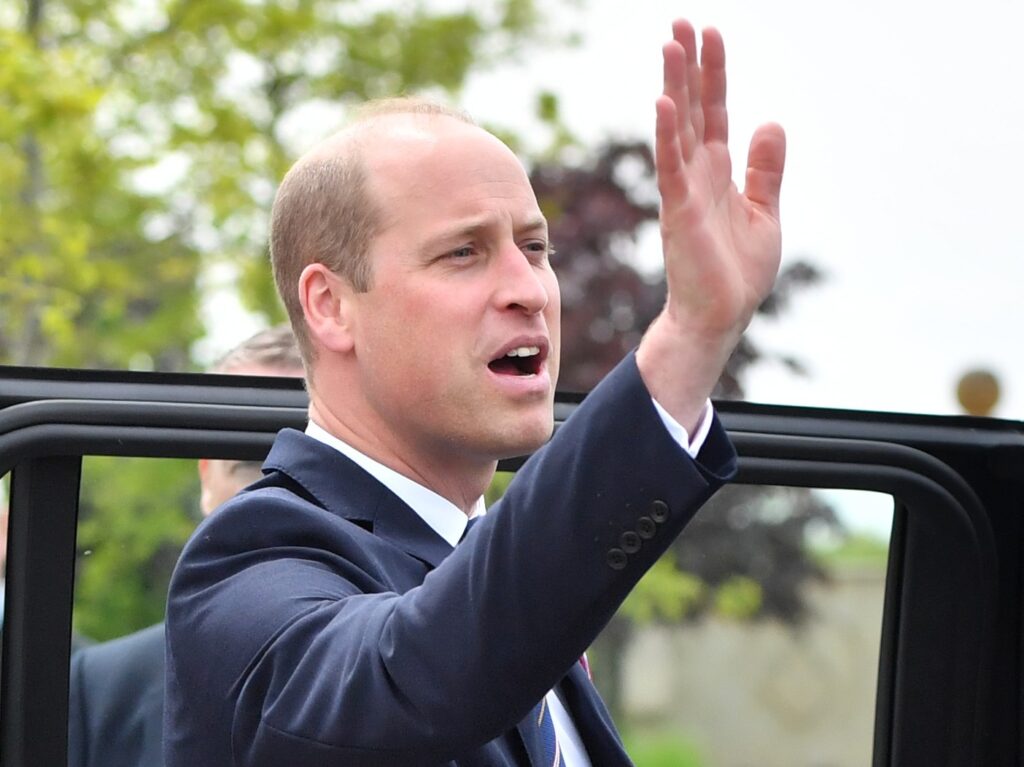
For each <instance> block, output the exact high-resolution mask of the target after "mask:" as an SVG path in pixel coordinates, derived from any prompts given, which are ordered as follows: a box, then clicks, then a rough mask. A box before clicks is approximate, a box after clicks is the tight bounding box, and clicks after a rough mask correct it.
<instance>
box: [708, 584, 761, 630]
mask: <svg viewBox="0 0 1024 767" xmlns="http://www.w3.org/2000/svg"><path fill="white" fill-rule="evenodd" d="M763 595H764V591H763V589H762V588H761V584H760V583H758V582H757V581H755V580H754V579H753V578H748V577H746V576H743V575H734V576H732V577H731V578H728V579H727V580H726V581H725V582H724V583H722V584H720V585H719V586H718V588H717V589H715V601H714V605H715V612H716V613H717V614H718V615H721V616H723V617H726V618H735V619H738V620H742V619H745V618H751V617H753V616H754V615H756V614H757V611H758V610H760V609H761V604H762V601H763Z"/></svg>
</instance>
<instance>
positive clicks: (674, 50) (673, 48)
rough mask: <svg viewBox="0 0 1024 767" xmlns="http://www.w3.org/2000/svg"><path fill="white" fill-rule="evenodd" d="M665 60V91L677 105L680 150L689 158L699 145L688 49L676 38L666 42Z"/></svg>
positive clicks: (663, 48)
mask: <svg viewBox="0 0 1024 767" xmlns="http://www.w3.org/2000/svg"><path fill="white" fill-rule="evenodd" d="M661 52H662V56H663V58H664V60H665V86H664V93H665V95H666V96H668V97H669V98H670V99H671V100H672V102H673V104H674V105H675V110H674V113H675V123H674V125H673V128H674V129H675V130H676V131H677V132H678V134H679V142H680V151H681V152H682V153H683V158H684V159H686V160H689V159H690V157H692V156H693V150H694V147H695V146H696V145H697V141H696V138H695V134H694V132H693V125H692V124H691V122H690V95H689V87H688V86H687V76H686V51H685V50H684V49H683V48H682V46H680V45H679V43H678V42H676V41H675V40H673V41H671V42H668V43H665V45H664V46H663V47H662V49H661Z"/></svg>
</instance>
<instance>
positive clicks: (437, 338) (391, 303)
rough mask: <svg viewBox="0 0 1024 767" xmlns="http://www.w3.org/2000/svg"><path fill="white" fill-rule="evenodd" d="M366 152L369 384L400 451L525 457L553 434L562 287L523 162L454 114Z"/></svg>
mask: <svg viewBox="0 0 1024 767" xmlns="http://www.w3.org/2000/svg"><path fill="white" fill-rule="evenodd" d="M371 141H372V142H373V143H372V144H371V145H370V146H369V148H368V152H367V157H368V161H367V166H368V171H369V173H368V175H369V178H370V180H371V181H370V189H371V191H372V194H373V195H374V198H375V200H376V202H377V204H378V205H379V207H380V209H381V211H382V214H383V227H382V231H381V233H380V234H379V236H377V237H376V239H375V240H374V241H373V243H372V245H371V248H370V254H369V256H370V259H371V265H372V269H373V280H372V287H371V289H370V290H369V291H368V292H366V293H362V294H358V295H357V296H356V298H355V307H356V314H355V316H356V321H355V354H356V357H357V360H358V365H359V366H358V369H359V375H360V377H361V384H362V391H363V394H364V396H365V397H366V398H367V401H368V403H369V404H370V406H371V408H372V410H373V413H374V418H377V419H381V420H382V421H383V422H384V426H385V428H386V429H387V432H388V434H389V435H390V437H392V438H393V439H395V440H396V444H397V445H400V446H403V448H402V449H412V450H414V451H416V453H417V454H419V455H423V454H424V453H423V451H427V453H426V454H427V455H430V456H432V457H433V458H434V459H442V460H445V461H452V460H454V461H460V460H463V461H468V462H477V463H479V462H480V461H482V460H483V461H493V460H497V459H498V458H502V457H508V456H512V455H519V454H522V453H523V452H525V451H528V450H532V449H535V448H536V447H538V446H540V445H541V444H543V442H544V441H545V440H547V438H548V437H550V435H551V429H552V423H553V417H552V407H553V399H554V387H555V381H556V379H557V375H558V355H559V312H560V299H559V293H558V282H557V280H556V279H555V275H554V273H553V272H552V270H551V266H550V264H549V262H548V234H547V224H546V222H545V221H544V218H543V216H542V215H541V212H540V208H539V207H538V205H537V200H536V197H535V196H534V193H533V190H532V188H531V187H530V183H529V180H528V179H527V177H526V173H525V171H524V170H523V168H522V165H521V164H520V163H519V161H518V160H517V159H516V157H515V155H513V154H512V152H511V151H510V150H509V149H508V148H507V147H505V146H504V145H503V144H501V143H500V142H499V141H498V140H497V139H496V138H494V137H493V136H491V135H490V134H488V133H486V132H485V131H483V130H481V129H479V128H476V127H474V126H471V125H467V124H464V123H461V122H459V121H457V120H454V119H451V118H447V117H445V118H432V119H430V120H429V121H426V122H423V121H419V122H417V121H408V122H402V121H401V120H399V122H398V124H397V125H395V124H394V123H391V124H389V127H388V130H386V131H384V132H383V135H382V137H381V138H379V139H377V140H373V139H371Z"/></svg>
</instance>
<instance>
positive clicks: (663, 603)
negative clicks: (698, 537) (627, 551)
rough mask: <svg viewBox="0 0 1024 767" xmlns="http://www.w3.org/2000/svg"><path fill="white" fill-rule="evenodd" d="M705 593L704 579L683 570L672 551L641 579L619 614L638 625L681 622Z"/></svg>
mask: <svg viewBox="0 0 1024 767" xmlns="http://www.w3.org/2000/svg"><path fill="white" fill-rule="evenodd" d="M705 590H706V586H705V584H704V583H703V582H702V581H701V579H700V578H698V577H696V576H694V575H692V574H690V573H686V572H683V571H682V570H680V569H679V568H678V567H677V566H676V562H675V557H674V556H673V555H672V553H671V552H669V553H667V554H665V555H664V556H663V557H662V558H661V559H659V560H658V561H657V562H655V563H654V567H652V568H651V569H650V570H648V571H647V573H646V574H645V575H644V577H643V578H641V579H640V582H639V583H637V585H636V587H635V588H634V589H633V591H631V592H630V594H629V596H628V597H627V598H626V601H625V602H623V603H622V607H620V608H619V614H620V615H622V616H623V617H626V618H629V619H630V620H632V621H635V622H637V623H650V622H651V621H654V620H662V621H672V622H675V621H680V620H682V619H683V618H684V617H685V616H686V615H687V613H689V612H690V610H691V609H692V608H693V607H694V606H695V605H696V604H697V603H698V602H699V601H700V599H701V598H702V597H703V596H704V592H705Z"/></svg>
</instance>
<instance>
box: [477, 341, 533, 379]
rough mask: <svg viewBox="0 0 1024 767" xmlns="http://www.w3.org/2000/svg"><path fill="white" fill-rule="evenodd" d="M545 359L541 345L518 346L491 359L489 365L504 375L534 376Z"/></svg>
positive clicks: (494, 370)
mask: <svg viewBox="0 0 1024 767" xmlns="http://www.w3.org/2000/svg"><path fill="white" fill-rule="evenodd" d="M543 362H544V359H543V355H541V352H540V347H539V346H517V347H516V348H515V349H509V350H508V351H507V352H506V353H505V354H504V355H503V356H501V357H498V358H497V359H495V360H491V361H490V362H489V363H488V364H487V367H489V368H490V369H491V370H492V371H493V372H495V373H497V374H498V375H503V376H532V375H537V373H539V372H540V369H541V365H542V364H543Z"/></svg>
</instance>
